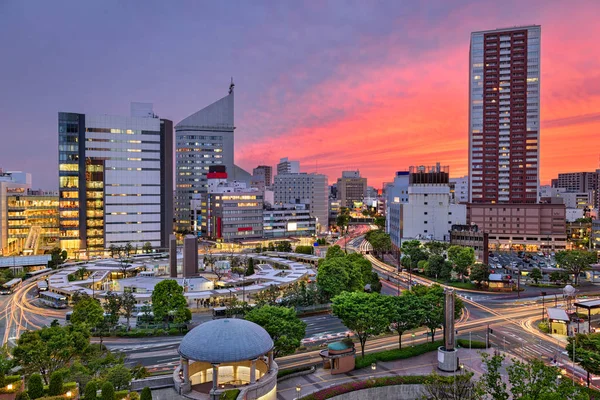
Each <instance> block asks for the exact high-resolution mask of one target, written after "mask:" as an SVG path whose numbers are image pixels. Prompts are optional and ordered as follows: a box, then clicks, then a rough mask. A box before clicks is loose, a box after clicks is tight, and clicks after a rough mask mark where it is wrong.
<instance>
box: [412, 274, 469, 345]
mask: <svg viewBox="0 0 600 400" xmlns="http://www.w3.org/2000/svg"><path fill="white" fill-rule="evenodd" d="M412 293H414V294H415V295H416V296H417V297H418V304H419V305H420V307H419V308H420V310H421V315H422V316H423V319H422V320H421V324H422V325H424V326H426V327H427V328H429V331H430V333H431V342H434V341H435V332H436V331H437V330H438V329H439V328H440V327H441V326H442V324H443V323H444V297H445V295H444V289H443V288H442V287H441V286H440V285H437V284H434V285H431V286H417V287H415V288H413V289H412ZM463 307H464V304H463V302H462V300H461V299H460V298H458V297H456V294H455V295H454V317H455V318H457V319H458V318H460V316H461V315H462V309H463Z"/></svg>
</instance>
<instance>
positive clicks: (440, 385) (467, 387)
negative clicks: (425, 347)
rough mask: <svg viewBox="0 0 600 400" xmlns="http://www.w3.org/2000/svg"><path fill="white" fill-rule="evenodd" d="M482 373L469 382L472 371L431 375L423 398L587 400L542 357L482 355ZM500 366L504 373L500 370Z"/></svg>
mask: <svg viewBox="0 0 600 400" xmlns="http://www.w3.org/2000/svg"><path fill="white" fill-rule="evenodd" d="M482 357H483V364H484V369H485V373H484V374H483V375H482V376H481V377H480V378H479V379H478V380H477V381H473V379H472V378H473V373H471V372H465V373H461V374H456V375H454V376H440V375H437V374H432V375H431V376H430V377H429V378H428V379H427V380H426V382H425V384H424V390H425V398H427V399H433V400H459V399H460V400H484V399H494V400H508V399H523V400H589V399H590V395H589V394H588V393H587V392H586V391H585V390H584V389H583V388H582V387H580V386H579V385H573V384H572V383H571V381H570V380H569V379H561V378H562V375H561V373H560V370H559V369H558V368H556V367H550V366H547V365H545V364H544V362H543V361H542V360H539V359H534V360H532V361H530V362H527V361H520V360H517V359H512V360H511V362H510V364H507V363H505V357H504V356H503V355H500V354H494V355H491V356H490V355H489V354H486V353H483V354H482ZM503 369H505V370H506V372H503Z"/></svg>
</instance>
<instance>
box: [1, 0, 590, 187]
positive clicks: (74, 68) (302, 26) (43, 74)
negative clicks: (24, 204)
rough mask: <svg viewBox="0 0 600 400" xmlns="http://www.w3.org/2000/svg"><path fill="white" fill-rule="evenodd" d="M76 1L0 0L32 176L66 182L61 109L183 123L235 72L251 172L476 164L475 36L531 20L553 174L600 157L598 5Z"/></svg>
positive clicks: (242, 145)
mask: <svg viewBox="0 0 600 400" xmlns="http://www.w3.org/2000/svg"><path fill="white" fill-rule="evenodd" d="M70 4H71V6H70V7H66V6H65V7H61V6H56V5H50V4H44V3H43V2H30V3H22V2H16V1H14V2H7V3H5V4H3V5H1V6H0V11H2V12H0V22H1V23H0V33H2V35H1V36H2V37H4V38H7V37H10V38H11V43H10V44H8V43H6V42H5V43H4V45H5V46H4V47H5V49H6V50H5V54H7V59H8V60H14V61H15V62H12V63H11V62H8V63H6V64H4V65H3V67H2V69H3V70H4V74H3V75H5V76H10V77H11V79H9V82H8V84H6V85H5V88H6V89H5V91H4V94H5V95H4V96H1V98H0V116H2V118H3V120H4V121H5V124H4V130H2V139H3V146H2V151H1V152H0V156H1V157H2V166H1V167H3V168H4V169H6V170H23V171H27V172H31V173H32V175H33V178H34V181H33V186H34V187H41V188H44V189H54V190H56V189H57V186H58V185H57V184H58V176H57V172H56V168H53V167H54V166H55V165H57V156H58V154H57V152H56V151H55V150H54V149H56V143H57V138H56V135H55V132H56V113H57V112H58V111H60V110H65V109H67V110H72V111H74V112H79V113H89V114H98V113H107V114H111V115H121V114H122V113H123V112H122V111H123V110H126V109H127V107H128V104H129V102H131V101H147V102H153V103H154V104H155V107H154V109H155V111H156V112H157V113H158V114H159V115H160V117H161V118H167V119H170V120H172V121H173V122H174V123H178V122H180V121H181V120H182V119H183V118H185V117H186V116H188V115H190V114H191V113H193V112H195V111H196V110H198V109H200V108H202V107H204V106H206V105H208V104H211V103H212V102H213V101H214V99H218V98H221V97H223V96H224V95H225V94H226V89H227V86H228V84H229V79H230V77H231V76H233V77H234V81H235V83H236V95H237V96H236V97H237V99H236V111H237V113H236V116H235V118H236V127H237V129H236V141H237V146H236V160H237V163H239V165H240V166H242V167H243V168H245V169H246V170H249V171H251V170H252V169H253V168H255V167H256V166H258V165H261V164H266V165H271V166H275V165H276V164H277V162H278V160H279V159H280V158H281V157H289V158H290V159H292V160H299V161H300V164H301V165H302V170H303V171H306V172H314V171H315V170H317V171H318V172H319V173H323V174H326V175H328V177H329V181H330V182H333V181H335V179H336V178H337V177H339V176H341V171H342V170H348V169H356V168H358V169H360V170H361V175H362V176H365V177H367V178H368V180H369V181H368V182H369V185H372V186H376V187H380V184H381V182H382V181H390V180H391V179H392V178H393V175H394V172H395V171H396V170H399V169H405V168H406V167H408V166H409V165H419V164H424V165H427V164H433V163H435V162H438V161H439V162H441V163H443V164H445V165H446V164H449V165H450V173H451V175H452V176H461V175H465V174H466V173H467V171H468V107H467V104H468V101H467V99H468V62H467V60H468V53H469V40H470V34H471V32H474V31H479V30H486V29H494V28H503V27H512V26H515V25H529V24H536V25H541V26H542V30H543V36H544V39H543V43H544V45H543V48H542V55H541V58H542V61H541V64H542V65H543V68H542V76H541V81H542V82H543V83H542V92H541V146H540V147H541V166H540V180H541V183H542V184H547V183H549V182H550V179H551V178H554V177H556V176H557V174H558V172H568V171H579V170H581V171H588V170H589V171H591V170H595V169H596V168H597V167H598V150H596V149H594V147H593V146H590V145H589V143H590V141H589V139H591V138H593V135H594V133H595V132H596V131H597V130H598V129H599V128H600V113H598V112H597V106H596V107H594V106H595V105H597V103H598V97H599V96H600V87H599V86H598V85H597V84H596V83H595V82H597V81H598V79H597V77H598V74H599V73H598V72H596V70H597V68H598V62H597V60H596V57H595V54H594V52H593V51H589V49H592V48H594V45H595V43H594V38H595V37H597V36H598V34H597V33H598V32H597V31H598V29H600V28H596V27H595V26H594V23H593V22H594V21H593V20H592V16H593V15H595V13H594V11H596V13H597V11H600V4H596V3H593V2H579V4H578V7H573V6H569V5H567V4H565V3H562V2H543V3H542V2H528V3H526V4H525V5H522V6H520V7H519V14H518V15H516V13H515V6H516V5H517V2H504V3H502V4H497V5H496V4H494V3H491V2H487V3H485V4H483V5H482V4H481V3H480V2H467V1H460V2H452V3H451V4H446V3H444V2H438V3H429V5H428V6H427V7H426V8H425V7H423V8H422V7H420V6H418V5H408V6H404V7H399V6H396V5H395V4H394V3H387V5H384V6H380V7H378V8H370V7H368V6H365V5H364V4H359V5H354V6H352V4H350V3H342V2H331V3H327V4H325V5H317V4H316V3H308V4H304V5H295V4H294V5H289V6H282V5H274V4H272V3H260V4H253V6H252V7H250V6H242V7H234V6H233V5H231V6H228V5H211V4H206V5H202V6H200V7H191V8H189V9H188V10H183V9H178V10H175V9H173V8H171V7H168V6H167V5H166V4H163V3H159V2H157V3H156V4H154V7H147V8H146V7H144V8H141V7H139V6H138V7H137V8H136V7H135V6H134V5H125V6H123V5H116V3H115V6H114V7H111V6H109V5H105V3H102V4H99V3H98V4H95V5H94V4H92V5H90V4H86V5H84V6H82V5H81V4H78V3H70ZM541 4H543V5H544V6H543V7H542V6H541ZM205 15H209V16H210V18H204V17H203V16H205ZM36 16H37V17H36ZM42 16H44V18H42ZM165 16H168V17H169V18H165ZM172 20H177V21H179V22H178V24H172V23H171V24H170V23H167V22H166V21H172ZM194 21H196V22H199V21H200V22H202V23H201V24H197V23H194ZM423 26H428V27H430V28H428V29H426V30H423V28H422V27H423ZM213 32H218V33H219V34H218V35H217V36H216V37H215V36H214V35H211V33H213ZM190 46H197V48H198V51H190V49H191V48H192V47H190ZM290 49H292V50H293V51H290ZM205 54H210V57H207V56H205ZM17 61H18V62H17ZM23 66H26V67H23ZM432 142H433V143H435V146H432Z"/></svg>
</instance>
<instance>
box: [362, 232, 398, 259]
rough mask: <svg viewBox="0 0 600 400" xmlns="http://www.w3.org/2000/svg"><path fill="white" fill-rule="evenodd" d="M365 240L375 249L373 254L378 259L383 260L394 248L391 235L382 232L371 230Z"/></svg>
mask: <svg viewBox="0 0 600 400" xmlns="http://www.w3.org/2000/svg"><path fill="white" fill-rule="evenodd" d="M365 239H366V240H367V242H369V243H370V244H371V246H372V247H373V253H374V254H375V256H376V257H379V258H382V257H383V255H384V254H385V253H387V252H389V251H390V250H391V248H392V240H391V239H390V235H388V234H387V233H385V232H384V231H382V230H379V229H376V230H370V231H369V232H367V233H366V235H365Z"/></svg>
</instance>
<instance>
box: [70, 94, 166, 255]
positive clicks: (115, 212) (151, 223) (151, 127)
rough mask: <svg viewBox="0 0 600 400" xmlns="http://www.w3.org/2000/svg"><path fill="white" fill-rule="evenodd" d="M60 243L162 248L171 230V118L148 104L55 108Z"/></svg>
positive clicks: (99, 250)
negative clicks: (98, 110)
mask: <svg viewBox="0 0 600 400" xmlns="http://www.w3.org/2000/svg"><path fill="white" fill-rule="evenodd" d="M58 139H59V140H58V160H59V170H58V171H59V172H58V174H59V196H60V204H59V220H60V247H61V248H63V249H66V250H67V251H68V252H69V253H70V254H75V253H83V254H82V255H83V256H86V255H87V256H91V255H101V254H103V253H104V251H105V249H107V248H109V247H110V246H111V245H115V246H124V245H126V244H127V243H131V244H132V245H133V246H134V247H135V246H138V247H139V248H141V247H142V246H143V245H144V243H146V242H150V244H151V245H152V246H153V247H163V248H165V247H167V243H168V236H169V235H170V234H171V233H172V231H173V203H172V195H171V194H172V190H173V189H172V188H173V156H172V154H173V124H172V122H171V121H169V120H166V119H159V118H158V117H157V116H156V115H154V113H153V112H152V105H151V104H146V103H132V107H131V116H130V117H121V116H109V115H100V116H92V115H88V114H77V113H65V112H60V113H58Z"/></svg>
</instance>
